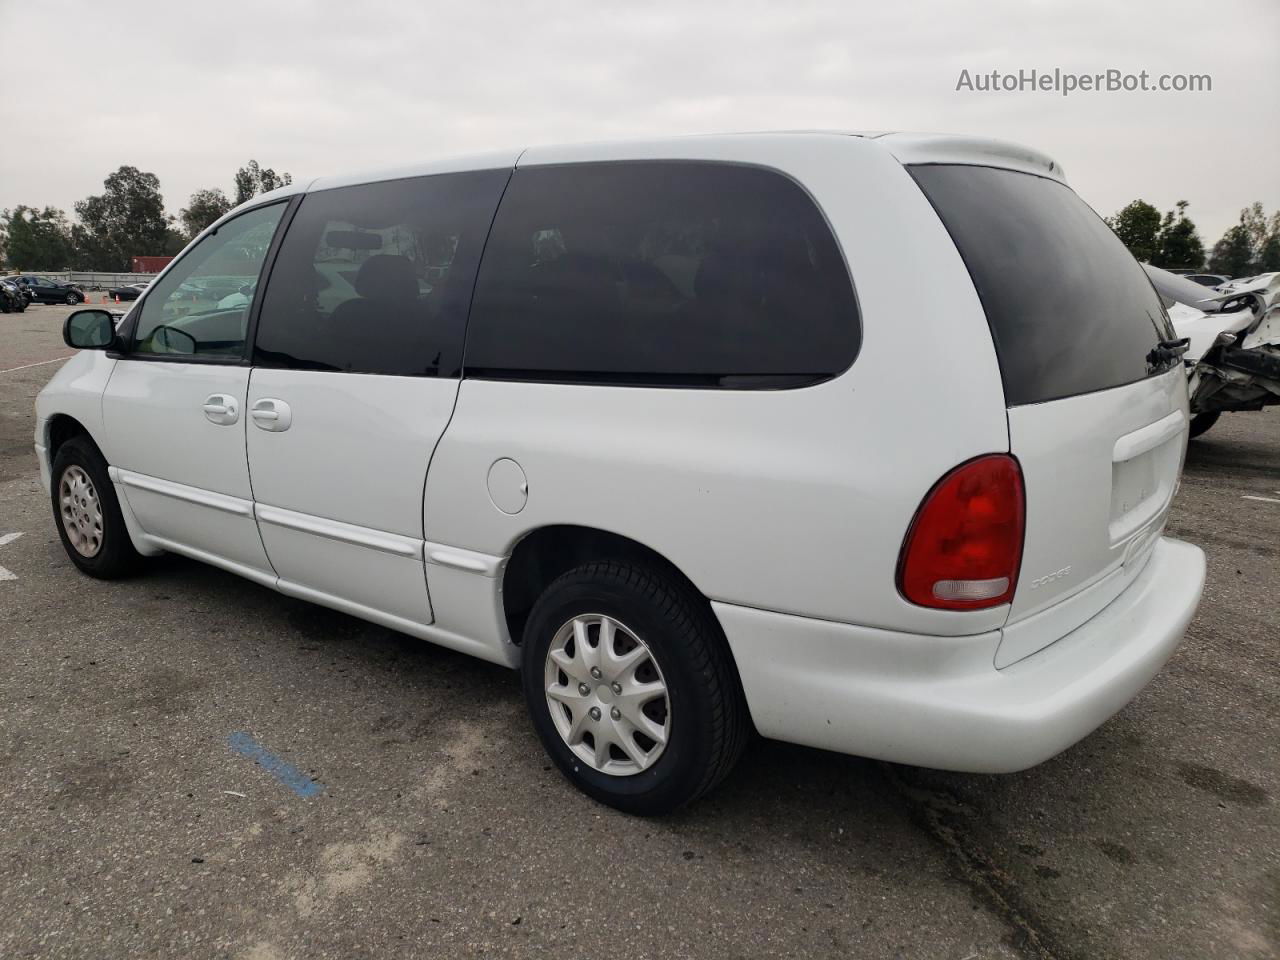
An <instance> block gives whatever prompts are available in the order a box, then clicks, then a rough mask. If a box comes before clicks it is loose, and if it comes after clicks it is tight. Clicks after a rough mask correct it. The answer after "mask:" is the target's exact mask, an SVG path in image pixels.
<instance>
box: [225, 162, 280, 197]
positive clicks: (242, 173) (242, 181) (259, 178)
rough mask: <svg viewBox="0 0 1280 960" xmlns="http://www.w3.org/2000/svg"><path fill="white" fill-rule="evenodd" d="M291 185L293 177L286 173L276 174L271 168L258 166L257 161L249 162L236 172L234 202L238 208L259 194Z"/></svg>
mask: <svg viewBox="0 0 1280 960" xmlns="http://www.w3.org/2000/svg"><path fill="white" fill-rule="evenodd" d="M291 183H293V177H292V176H290V175H289V174H287V173H276V172H275V170H273V169H271V167H266V168H263V167H260V166H258V161H257V160H250V161H249V162H248V163H246V164H245V165H244V166H243V167H241V168H240V169H239V170H237V171H236V176H235V186H236V202H235V205H236V206H239V205H240V204H242V203H244V202H245V201H246V200H252V199H253V198H254V197H256V196H257V195H258V194H260V193H267V192H268V191H270V190H275V189H276V188H277V187H284V186H288V185H289V184H291Z"/></svg>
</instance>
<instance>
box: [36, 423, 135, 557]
mask: <svg viewBox="0 0 1280 960" xmlns="http://www.w3.org/2000/svg"><path fill="white" fill-rule="evenodd" d="M52 474H53V477H52V480H53V482H52V483H51V484H50V488H51V489H50V493H51V494H52V497H53V518H54V522H55V523H56V524H57V526H58V536H59V537H60V538H61V540H62V546H63V548H64V549H65V550H66V551H67V556H68V557H70V558H71V562H72V563H74V564H75V565H76V566H77V567H79V568H80V569H81V570H82V571H83V572H84V573H87V574H89V576H91V577H98V578H99V579H101V580H114V579H116V578H118V577H124V576H128V575H129V574H131V573H133V572H134V571H135V570H136V569H137V568H138V565H139V563H140V562H141V557H140V556H139V554H138V552H137V551H136V550H134V548H133V543H132V541H130V539H129V531H128V530H127V529H126V528H125V524H124V516H123V515H122V514H121V513H120V502H119V501H118V500H117V499H116V491H115V487H114V486H112V483H111V480H110V479H109V478H108V477H107V463H106V461H105V460H103V459H102V454H101V453H99V452H98V448H97V447H96V446H94V444H93V442H92V441H91V440H89V438H88V437H86V436H78V437H72V438H71V439H70V440H68V441H66V443H64V444H63V445H62V446H60V447H59V448H58V453H57V455H56V456H55V457H54V458H53V471H52Z"/></svg>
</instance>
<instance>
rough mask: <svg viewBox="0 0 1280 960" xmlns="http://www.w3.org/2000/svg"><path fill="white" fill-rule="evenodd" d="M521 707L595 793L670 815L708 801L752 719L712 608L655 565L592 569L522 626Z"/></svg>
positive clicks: (552, 594)
mask: <svg viewBox="0 0 1280 960" xmlns="http://www.w3.org/2000/svg"><path fill="white" fill-rule="evenodd" d="M522 657H523V665H522V671H523V682H524V692H525V700H526V702H527V704H528V708H529V714H530V717H531V719H532V721H533V726H534V729H535V730H536V731H537V733H538V736H539V738H540V739H541V740H542V745H543V746H544V747H545V748H546V751H547V753H548V754H550V756H551V758H552V759H553V760H554V761H555V763H556V766H558V767H559V768H560V771H561V772H562V773H563V774H564V775H565V776H566V777H567V778H568V779H569V780H571V781H572V782H573V783H574V785H575V786H577V787H578V788H579V789H580V790H582V791H583V792H584V793H586V794H587V795H589V796H591V797H593V798H595V799H596V800H599V801H600V802H602V803H606V804H608V805H609V806H612V807H616V808H617V809H619V810H622V811H625V812H627V813H634V814H641V815H653V814H662V813H668V812H670V811H672V810H675V809H676V808H678V807H681V806H683V805H685V804H687V803H689V802H691V801H693V800H695V799H697V798H698V797H700V796H701V795H702V794H704V793H706V792H707V791H708V790H710V789H711V788H712V787H714V786H715V785H716V784H717V783H719V782H720V781H721V780H722V779H724V777H725V776H726V775H727V774H728V773H729V771H730V770H731V769H732V767H733V765H734V763H735V762H736V761H737V759H738V757H739V755H740V754H741V752H742V748H743V746H744V745H745V744H746V739H747V733H748V730H749V727H748V723H749V721H748V717H747V711H746V705H745V703H744V702H743V697H742V691H741V688H740V686H739V683H738V679H737V675H736V673H735V671H734V669H733V664H732V662H731V659H730V656H729V651H728V648H727V645H726V643H725V641H724V637H723V635H722V634H721V632H720V629H719V626H718V625H717V624H716V621H715V618H714V616H713V615H712V613H711V610H710V609H709V608H708V607H707V604H706V602H705V601H704V600H703V599H702V598H701V597H698V596H697V595H695V594H693V593H692V591H690V590H689V589H688V588H687V587H686V586H684V585H683V584H680V583H677V582H675V581H674V578H670V577H667V576H665V575H664V574H662V573H660V572H658V571H657V570H654V569H651V568H649V567H645V566H640V565H632V564H627V563H620V562H604V561H600V562H595V563H588V564H585V565H583V566H581V567H578V568H576V569H574V570H571V571H569V572H568V573H566V574H564V575H563V576H561V577H560V578H559V579H557V580H556V581H555V582H554V583H552V584H551V586H550V587H548V588H547V590H546V591H545V592H544V593H543V594H542V596H541V597H540V598H539V599H538V602H537V603H536V604H535V605H534V608H533V611H532V612H531V613H530V615H529V620H528V622H527V624H526V625H525V630H524V642H523V652H522Z"/></svg>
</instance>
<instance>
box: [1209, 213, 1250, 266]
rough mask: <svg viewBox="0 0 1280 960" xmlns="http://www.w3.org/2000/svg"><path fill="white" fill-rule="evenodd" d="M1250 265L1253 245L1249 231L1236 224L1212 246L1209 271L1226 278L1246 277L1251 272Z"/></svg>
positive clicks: (1241, 224)
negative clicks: (1223, 275)
mask: <svg viewBox="0 0 1280 960" xmlns="http://www.w3.org/2000/svg"><path fill="white" fill-rule="evenodd" d="M1252 265H1253V245H1252V243H1251V242H1250V238H1249V230H1248V228H1247V227H1246V226H1245V225H1244V224H1243V223H1237V224H1236V225H1235V226H1234V227H1232V228H1230V229H1229V230H1228V231H1227V232H1226V233H1224V234H1223V235H1222V239H1221V240H1219V241H1218V242H1217V243H1215V244H1214V245H1213V253H1212V254H1210V256H1209V271H1210V272H1211V273H1222V274H1226V275H1227V276H1228V277H1247V276H1249V274H1251V273H1252V272H1253V269H1252Z"/></svg>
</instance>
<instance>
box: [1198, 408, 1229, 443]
mask: <svg viewBox="0 0 1280 960" xmlns="http://www.w3.org/2000/svg"><path fill="white" fill-rule="evenodd" d="M1220 416H1222V411H1221V410H1218V411H1216V412H1214V413H1197V414H1196V415H1195V416H1194V417H1192V418H1191V437H1192V439H1194V438H1196V437H1198V436H1200V434H1202V433H1205V432H1206V431H1207V430H1208V429H1209V428H1210V427H1212V426H1213V425H1214V424H1215V423H1217V422H1218V418H1219V417H1220Z"/></svg>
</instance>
